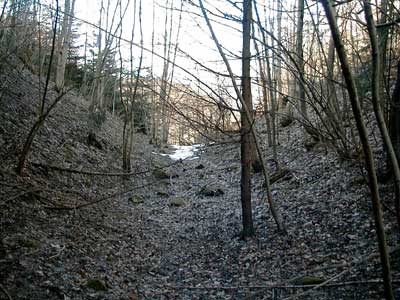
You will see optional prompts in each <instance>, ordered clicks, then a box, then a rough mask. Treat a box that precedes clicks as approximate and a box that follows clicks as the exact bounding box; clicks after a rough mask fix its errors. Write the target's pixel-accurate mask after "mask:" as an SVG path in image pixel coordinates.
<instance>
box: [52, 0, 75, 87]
mask: <svg viewBox="0 0 400 300" xmlns="http://www.w3.org/2000/svg"><path fill="white" fill-rule="evenodd" d="M74 10H75V0H72V3H71V2H70V0H65V4H64V17H63V23H62V29H61V36H60V37H59V43H58V56H57V70H56V89H57V91H59V92H60V91H62V89H63V88H64V77H65V66H66V64H67V57H68V49H69V43H70V40H71V33H72V20H73V15H74Z"/></svg>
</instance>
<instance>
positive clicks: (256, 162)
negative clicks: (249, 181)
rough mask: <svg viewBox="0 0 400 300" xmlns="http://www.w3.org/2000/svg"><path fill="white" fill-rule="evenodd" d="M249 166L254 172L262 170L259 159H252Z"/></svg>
mask: <svg viewBox="0 0 400 300" xmlns="http://www.w3.org/2000/svg"><path fill="white" fill-rule="evenodd" d="M251 166H252V168H253V172H254V173H256V174H257V173H261V172H262V170H263V165H262V163H261V161H260V160H259V159H256V160H254V161H253V163H252V164H251Z"/></svg>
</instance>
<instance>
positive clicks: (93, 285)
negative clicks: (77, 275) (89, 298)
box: [86, 279, 107, 292]
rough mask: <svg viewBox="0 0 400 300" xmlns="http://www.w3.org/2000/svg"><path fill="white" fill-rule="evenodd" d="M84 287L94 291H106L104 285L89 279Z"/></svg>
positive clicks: (101, 282) (98, 280) (96, 280)
mask: <svg viewBox="0 0 400 300" xmlns="http://www.w3.org/2000/svg"><path fill="white" fill-rule="evenodd" d="M86 285H87V286H88V287H89V288H91V289H93V290H95V291H98V292H99V291H106V290H107V286H106V284H105V283H104V282H103V281H101V280H100V279H89V280H88V281H87V283H86Z"/></svg>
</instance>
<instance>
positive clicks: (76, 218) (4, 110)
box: [0, 74, 400, 300]
mask: <svg viewBox="0 0 400 300" xmlns="http://www.w3.org/2000/svg"><path fill="white" fill-rule="evenodd" d="M17 75H18V76H17ZM17 75H8V76H7V77H3V78H2V80H3V82H6V84H4V88H3V89H2V95H1V97H0V99H1V100H0V101H1V103H0V114H1V118H0V120H1V122H0V128H1V131H0V137H1V138H0V143H1V147H0V148H1V150H0V151H1V157H2V166H1V174H0V176H1V179H0V180H1V192H0V197H1V198H0V205H1V209H0V211H1V219H0V222H1V224H0V226H1V231H0V283H1V289H2V292H0V299H7V296H6V293H8V294H9V295H10V296H11V297H12V299H130V300H132V299H271V297H273V299H289V298H290V297H291V296H294V295H296V294H297V295H299V299H377V298H379V297H380V296H381V295H382V290H383V288H382V284H381V283H380V264H379V259H378V256H377V255H376V253H377V245H376V241H375V232H374V225H373V221H372V215H371V207H370V202H369V199H368V191H367V188H366V185H365V181H364V180H363V177H362V176H361V175H362V173H361V171H360V170H361V168H360V165H359V164H358V163H356V162H347V161H346V162H341V163H340V162H338V160H337V157H336V156H335V155H334V154H333V153H331V152H330V151H325V149H324V148H323V147H322V146H321V147H319V146H317V147H315V148H314V149H313V150H311V151H306V150H305V148H304V146H303V142H302V140H303V136H302V134H303V133H302V129H301V127H300V126H299V125H296V124H295V125H292V126H290V127H288V128H284V129H282V128H281V129H279V130H280V140H281V145H280V146H279V149H278V150H279V151H278V153H280V157H279V160H280V162H281V163H282V165H283V166H284V167H285V168H287V169H288V170H289V172H288V173H287V174H286V175H285V176H284V177H283V178H281V179H279V180H278V181H276V182H275V183H274V184H273V185H272V188H273V191H272V193H273V196H274V199H275V201H276V202H277V204H278V206H279V210H280V212H281V214H282V216H283V218H284V221H285V224H286V227H287V231H288V234H287V235H283V234H281V233H279V232H277V231H276V227H275V224H274V222H273V219H272V217H271V215H270V213H269V210H268V205H267V204H266V202H265V197H264V189H263V187H262V185H263V182H262V178H261V176H260V175H258V174H254V175H253V183H254V186H253V199H254V201H253V211H254V220H255V227H256V231H257V235H256V237H254V238H253V239H249V240H247V241H243V240H241V239H240V238H239V233H240V229H241V205H240V165H239V145H238V144H226V143H224V144H214V145H209V146H206V147H204V148H202V149H201V150H199V151H198V152H197V153H196V156H198V157H199V158H198V159H192V160H190V159H186V160H183V161H182V162H180V161H172V160H171V159H169V158H168V157H167V156H162V155H161V154H162V153H161V154H160V152H167V153H170V154H172V153H173V151H174V149H173V148H172V147H171V148H168V149H163V150H162V151H161V150H160V149H155V148H153V147H152V146H151V145H149V144H148V143H147V140H146V137H145V136H141V135H137V137H136V145H135V154H134V157H135V160H134V166H133V173H134V174H132V175H131V176H128V177H127V178H126V177H121V176H104V174H103V175H101V174H98V173H114V175H118V174H115V173H119V172H120V169H121V168H120V166H121V153H120V150H119V149H120V145H121V131H122V122H121V120H119V118H118V117H113V116H111V115H107V117H106V119H105V122H104V123H103V124H102V125H101V126H96V124H95V123H96V122H94V121H93V119H91V118H90V116H89V114H88V113H87V106H88V103H87V102H86V101H85V100H84V99H82V98H80V97H78V96H76V95H75V94H73V93H72V94H70V95H68V96H66V98H65V99H64V101H63V102H61V103H60V105H59V106H58V107H57V108H56V110H55V111H54V113H53V114H52V115H51V116H50V117H49V119H48V121H47V122H46V123H45V126H44V127H43V128H42V130H41V131H40V133H39V136H38V137H37V139H36V140H35V144H34V148H33V151H32V153H31V155H30V157H29V164H28V166H27V172H26V176H24V177H17V176H16V175H15V174H14V171H13V169H14V167H15V164H16V159H17V156H18V153H19V151H20V150H19V149H20V148H21V143H22V142H23V140H24V138H25V137H26V134H27V132H28V131H29V129H30V126H31V124H32V122H33V120H34V115H35V112H36V111H37V108H38V107H37V106H38V104H37V103H38V99H39V94H38V93H37V90H36V88H35V86H36V85H35V82H37V78H34V77H32V76H31V75H29V74H25V75H24V76H20V74H17ZM54 97H55V93H53V92H51V93H50V96H49V99H48V101H49V103H50V102H51V100H52V99H54ZM93 122H94V123H93ZM90 132H95V134H96V137H97V139H98V141H99V143H100V144H101V149H98V148H96V147H93V146H90V145H89V143H88V140H87V138H88V134H89V133H90ZM265 153H266V154H268V153H270V151H269V149H267V148H266V147H265ZM266 156H267V158H269V156H268V155H266ZM268 161H271V160H268ZM54 167H57V168H59V169H56V168H54ZM269 167H270V172H271V173H274V172H275V171H276V170H275V169H274V168H275V166H274V165H273V164H272V163H270V166H269ZM60 169H64V170H60ZM65 169H69V171H67V170H65ZM71 170H75V171H81V173H79V172H71ZM382 194H383V195H384V196H385V197H384V200H385V201H386V202H387V204H388V205H387V206H391V205H392V204H391V203H390V196H391V191H390V189H389V188H388V186H384V185H383V186H382ZM86 204H90V205H86ZM85 205H86V206H85ZM77 206H81V207H80V208H76V209H73V208H74V207H77ZM385 221H386V224H387V232H388V233H389V241H390V243H391V244H392V246H393V245H394V244H395V238H396V236H395V228H394V225H392V224H394V215H393V214H392V213H391V211H390V210H389V209H385ZM399 255H400V254H399V252H398V251H393V252H392V260H393V267H394V272H393V277H394V280H395V287H396V288H398V287H399V280H400V273H399V271H400V269H399V263H400V262H399ZM325 280H329V281H328V282H326V285H325V286H324V287H320V288H316V289H315V290H310V289H309V288H306V287H304V285H308V284H314V285H315V284H319V283H321V282H323V281H325ZM396 292H397V295H399V291H398V289H397V290H396ZM301 293H306V294H304V295H300V294H301Z"/></svg>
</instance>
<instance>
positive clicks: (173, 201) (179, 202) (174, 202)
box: [169, 197, 186, 207]
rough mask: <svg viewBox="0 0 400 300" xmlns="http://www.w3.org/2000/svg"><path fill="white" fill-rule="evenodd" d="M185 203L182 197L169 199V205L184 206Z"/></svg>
mask: <svg viewBox="0 0 400 300" xmlns="http://www.w3.org/2000/svg"><path fill="white" fill-rule="evenodd" d="M185 204H186V199H185V198H182V197H175V198H173V199H171V200H170V201H169V205H171V206H176V207H180V206H184V205H185Z"/></svg>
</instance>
